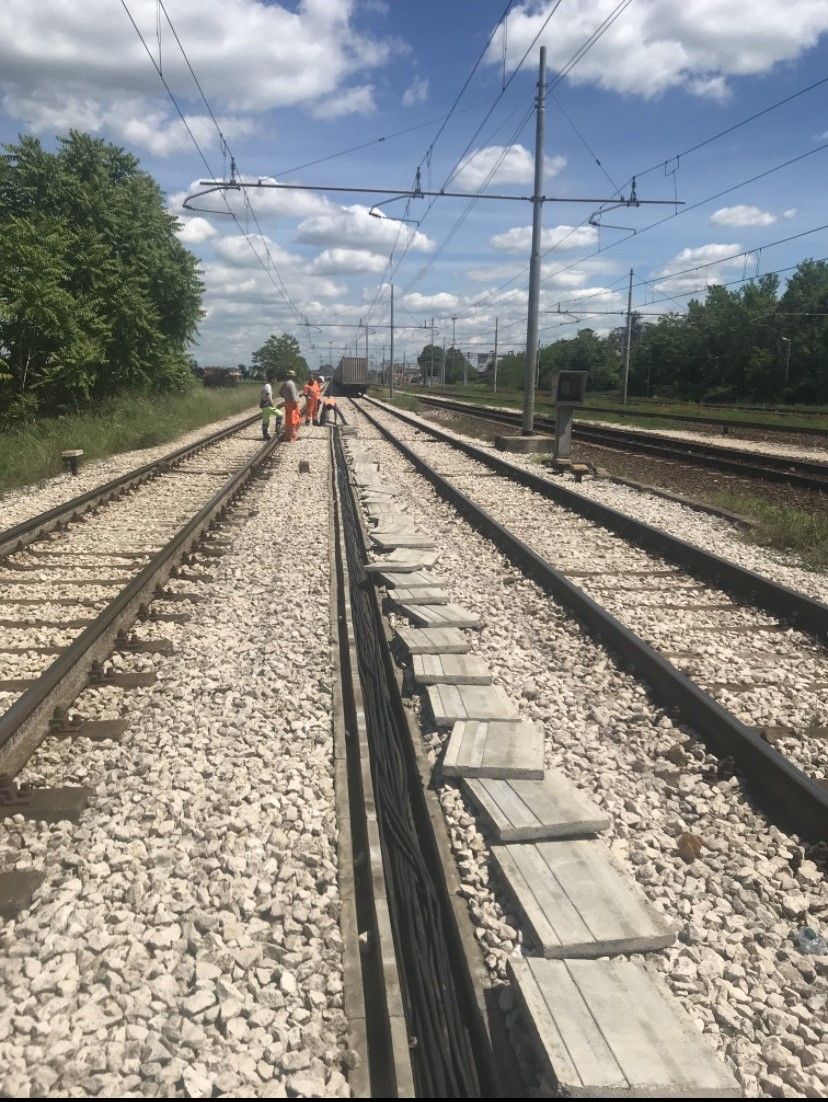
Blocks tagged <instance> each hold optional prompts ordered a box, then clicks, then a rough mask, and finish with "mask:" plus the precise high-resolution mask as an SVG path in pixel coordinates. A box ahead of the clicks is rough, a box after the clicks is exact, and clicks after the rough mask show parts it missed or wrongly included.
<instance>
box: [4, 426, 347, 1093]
mask: <svg viewBox="0 0 828 1102" xmlns="http://www.w3.org/2000/svg"><path fill="white" fill-rule="evenodd" d="M300 458H301V459H309V460H310V464H311V473H310V474H302V475H300V474H299V473H298V460H299V459H300ZM327 478H328V451H327V434H326V433H325V432H324V431H323V430H315V431H314V432H313V433H312V435H310V436H309V435H308V434H307V431H306V430H305V431H304V432H303V436H302V439H301V440H300V442H299V443H298V444H297V445H295V446H290V447H288V446H284V449H283V451H282V454H281V456H280V459H279V463H278V466H277V468H276V469H275V470H274V472H273V474H272V476H271V477H270V478H269V479H268V480H267V481H266V482H262V483H258V485H257V487H256V489H254V490H253V491H252V492H251V493H248V494H246V495H245V496H244V497H243V498H242V499H241V501H240V503H239V504H238V505H237V506H236V507H235V509H234V511H233V513H232V514H231V519H232V523H231V524H230V525H229V526H228V527H227V528H226V529H225V530H224V531H225V533H226V535H227V537H229V538H230V539H232V548H231V549H230V550H229V551H228V552H227V554H226V555H225V556H224V557H222V558H221V559H218V560H213V559H210V560H204V565H203V569H204V570H208V571H209V572H210V573H213V574H214V575H215V580H214V581H213V582H212V583H208V584H207V585H206V586H205V588H204V589H203V590H202V592H205V593H209V594H210V595H211V598H212V599H211V601H210V602H209V603H198V604H184V605H182V606H175V607H181V608H183V609H186V610H187V611H188V612H190V614H191V615H192V620H191V621H190V622H189V623H186V624H183V625H175V624H166V623H164V624H144V625H141V626H140V627H139V628H138V633H139V634H141V635H142V636H149V637H167V638H171V639H172V640H173V642H174V647H175V649H174V654H173V655H172V656H170V657H163V658H162V657H160V656H137V657H124V658H119V659H118V661H117V662H116V665H118V666H121V667H123V668H130V669H136V668H154V669H156V670H157V673H158V678H159V680H158V682H157V684H156V685H155V686H154V687H153V688H152V689H143V690H137V691H134V692H130V693H128V694H127V693H124V692H122V691H120V690H117V689H113V688H104V689H98V690H90V691H87V692H85V693H83V694H82V696H81V697H80V698H79V701H78V706H77V708H76V709H75V710H76V711H77V713H78V714H80V715H82V716H84V717H100V718H103V717H112V716H117V715H121V716H123V717H125V718H128V719H129V721H130V727H129V731H128V734H127V736H126V738H125V740H124V742H123V743H121V744H120V745H119V744H114V743H101V744H91V743H84V744H80V745H76V744H70V743H68V742H57V741H51V740H50V741H48V742H46V743H44V744H43V746H42V748H41V750H40V751H39V752H38V753H37V755H36V756H35V758H34V759H33V760H32V762H31V763H30V764H29V766H28V767H27V769H26V771H25V773H24V774H23V775H22V776H21V778H20V779H21V780H23V781H28V782H32V783H44V784H48V783H57V784H66V783H82V784H86V785H89V786H90V787H91V788H92V789H93V791H94V793H95V795H94V797H93V799H92V802H91V805H90V808H89V809H88V810H87V811H86V812H85V813H84V815H83V816H82V818H81V821H80V822H79V823H78V824H77V825H74V826H73V825H71V824H69V823H59V824H56V825H52V826H49V825H42V824H41V825H38V824H34V823H28V822H25V821H24V820H22V818H20V817H19V816H18V817H15V818H14V819H12V820H6V821H4V823H3V824H2V827H0V839H1V840H2V845H0V864H1V865H2V867H4V868H9V867H13V866H14V865H16V866H17V867H20V868H23V867H35V868H39V869H44V870H45V871H46V876H47V878H46V881H45V883H44V885H43V886H42V887H41V888H40V889H39V891H38V893H37V895H36V899H35V902H34V904H33V906H32V907H31V909H30V910H29V911H28V912H25V913H24V914H23V915H22V916H21V917H20V918H19V919H18V920H17V921H14V922H9V923H7V924H6V925H5V926H4V927H3V928H2V930H0V976H2V984H0V1091H2V1093H3V1094H5V1095H9V1096H14V1095H26V1096H28V1095H33V1094H51V1095H58V1096H76V1095H100V1096H116V1097H117V1096H122V1095H125V1094H126V1095H135V1096H158V1097H169V1096H182V1095H189V1096H193V1097H210V1096H211V1095H215V1094H230V1095H235V1096H241V1097H244V1096H250V1095H253V1096H264V1097H284V1096H285V1094H286V1092H287V1094H288V1095H294V1096H295V1095H303V1096H306V1095H315V1094H320V1095H327V1096H347V1095H348V1093H349V1090H348V1086H347V1081H346V1078H345V1074H347V1070H346V1069H347V1067H348V1066H351V1065H352V1064H353V1062H354V1059H355V1056H354V1054H352V1053H349V1052H348V1051H347V1049H346V1045H347V1035H346V1029H347V1023H346V1021H345V1017H344V1013H343V1010H342V998H343V996H342V990H343V987H342V984H343V973H342V939H341V935H340V930H339V924H338V916H339V906H340V904H339V892H338V884H337V867H336V821H335V804H334V787H333V761H332V755H333V736H332V721H331V693H332V684H333V676H334V670H333V668H332V665H331V652H330V640H329V618H328V611H327V601H328V592H329V577H328V573H329V572H328V516H327V508H326V502H327V500H328V483H327ZM308 501H315V502H317V505H316V507H314V508H308V506H307V503H308ZM168 607H170V606H168ZM79 752H80V756H78V753H79ZM343 1073H344V1074H343Z"/></svg>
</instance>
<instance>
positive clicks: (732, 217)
mask: <svg viewBox="0 0 828 1102" xmlns="http://www.w3.org/2000/svg"><path fill="white" fill-rule="evenodd" d="M710 221H711V222H712V223H713V225H714V226H772V225H773V223H774V222H775V221H776V215H775V214H771V212H770V211H767V210H760V208H759V207H753V206H748V205H746V204H744V203H740V204H739V205H738V206H735V207H720V209H719V210H716V211H714V212H713V213H712V214H711V215H710Z"/></svg>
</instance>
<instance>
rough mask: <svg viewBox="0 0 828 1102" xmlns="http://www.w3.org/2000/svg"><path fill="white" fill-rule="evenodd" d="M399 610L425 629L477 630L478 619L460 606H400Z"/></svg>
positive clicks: (478, 625) (474, 614)
mask: <svg viewBox="0 0 828 1102" xmlns="http://www.w3.org/2000/svg"><path fill="white" fill-rule="evenodd" d="M400 610H401V611H402V612H403V613H404V614H405V615H406V616H407V617H408V618H409V619H410V620H413V621H414V622H415V623H417V624H421V625H422V626H423V627H427V628H432V627H433V628H443V627H445V628H479V627H480V617H479V616H478V615H477V614H476V613H474V612H468V611H467V610H466V609H465V608H461V607H460V605H418V604H404V605H400Z"/></svg>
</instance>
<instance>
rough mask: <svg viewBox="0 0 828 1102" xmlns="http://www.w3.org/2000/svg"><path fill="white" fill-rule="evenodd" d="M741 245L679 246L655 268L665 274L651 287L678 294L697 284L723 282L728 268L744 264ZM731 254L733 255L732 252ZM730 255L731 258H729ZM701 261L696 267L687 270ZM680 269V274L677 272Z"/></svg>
mask: <svg viewBox="0 0 828 1102" xmlns="http://www.w3.org/2000/svg"><path fill="white" fill-rule="evenodd" d="M741 249H742V246H741V245H718V244H709V245H699V246H697V247H696V248H692V249H690V248H688V249H682V250H681V252H680V253H677V254H676V255H675V256H674V257H672V259H671V260H668V262H667V263H666V264H665V266H664V267H663V268H662V269H661V270H660V271H659V272H656V275H657V276H662V277H665V278H663V279H662V280H661V282H659V283H656V284H655V287H656V289H657V290H659V291H664V292H666V293H668V294H669V293H671V292H672V293H673V294H678V293H679V292H683V291H692V290H694V289H695V288H697V287H709V286H711V285H712V284H714V283H723V282H724V280H725V278H726V277H727V274H728V271H731V272H732V271H733V270H735V269H736V268H739V269H741V268H743V267H744V257H743V256H741V255H738V254H739V253H741ZM734 254H735V255H734ZM729 258H731V259H729ZM699 265H704V266H703V267H702V268H701V269H700V270H699V271H687V269H688V268H690V269H692V268H696V267H697V266H699ZM678 273H681V274H678Z"/></svg>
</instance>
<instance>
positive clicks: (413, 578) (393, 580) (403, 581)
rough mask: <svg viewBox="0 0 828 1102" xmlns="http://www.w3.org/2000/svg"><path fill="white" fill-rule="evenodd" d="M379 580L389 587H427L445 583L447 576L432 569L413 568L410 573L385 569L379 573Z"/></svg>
mask: <svg viewBox="0 0 828 1102" xmlns="http://www.w3.org/2000/svg"><path fill="white" fill-rule="evenodd" d="M378 581H379V582H381V583H382V585H384V586H387V587H388V588H389V589H396V588H398V587H401V588H403V589H427V588H430V587H431V586H435V585H437V586H442V585H445V578H441V577H440V576H439V575H437V574H434V573H433V572H432V571H431V570H411V571H409V572H408V573H404V572H402V571H397V570H383V571H381V572H380V573H379V577H378Z"/></svg>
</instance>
